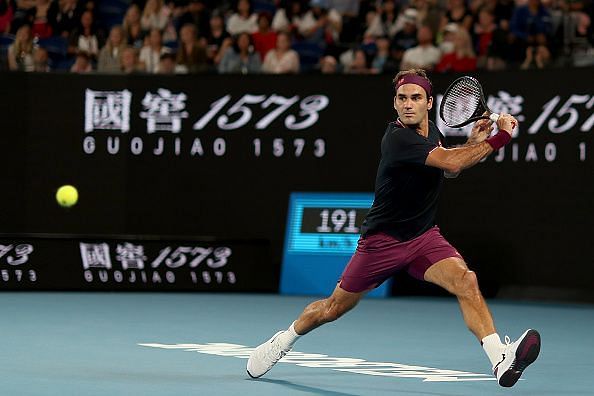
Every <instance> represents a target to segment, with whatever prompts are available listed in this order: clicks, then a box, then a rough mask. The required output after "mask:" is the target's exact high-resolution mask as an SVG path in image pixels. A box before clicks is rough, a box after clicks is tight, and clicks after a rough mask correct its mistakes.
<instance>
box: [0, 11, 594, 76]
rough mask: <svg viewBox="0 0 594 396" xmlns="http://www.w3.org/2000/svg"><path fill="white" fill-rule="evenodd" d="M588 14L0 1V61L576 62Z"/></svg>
mask: <svg viewBox="0 0 594 396" xmlns="http://www.w3.org/2000/svg"><path fill="white" fill-rule="evenodd" d="M114 10H116V11H115V12H114ZM118 10H119V12H118ZM593 18H594V0H398V1H394V0H383V1H371V0H286V1H284V0H252V1H250V0H238V1H224V0H223V1H209V0H173V1H171V0H0V50H1V51H0V58H1V59H0V61H1V63H2V68H5V69H9V70H15V71H37V72H45V71H50V70H64V71H71V72H74V73H88V72H100V73H161V74H184V73H209V72H210V73H243V74H248V73H274V74H278V73H307V72H319V73H348V74H377V73H394V72H395V71H397V70H400V69H405V68H411V67H421V68H425V69H428V70H433V71H435V72H448V71H452V72H472V71H475V70H477V69H479V70H480V69H484V70H501V69H506V68H507V69H517V68H521V69H531V68H545V67H566V66H582V65H593V64H594V49H593V46H594V26H593V25H594V24H593V23H592V22H593V21H592V19H593Z"/></svg>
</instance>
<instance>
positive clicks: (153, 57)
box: [139, 28, 170, 73]
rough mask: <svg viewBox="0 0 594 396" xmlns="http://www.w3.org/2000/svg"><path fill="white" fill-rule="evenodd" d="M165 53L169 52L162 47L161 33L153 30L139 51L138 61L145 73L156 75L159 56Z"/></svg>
mask: <svg viewBox="0 0 594 396" xmlns="http://www.w3.org/2000/svg"><path fill="white" fill-rule="evenodd" d="M167 52H170V50H169V48H167V47H164V46H163V41H162V36H161V31H160V30H159V29H155V28H153V29H151V32H150V33H149V35H148V42H147V43H146V45H145V46H144V47H142V49H141V50H140V56H139V61H140V63H141V64H142V65H143V67H144V70H145V71H146V72H147V73H156V72H157V68H158V67H159V61H160V59H161V55H163V54H165V53H167Z"/></svg>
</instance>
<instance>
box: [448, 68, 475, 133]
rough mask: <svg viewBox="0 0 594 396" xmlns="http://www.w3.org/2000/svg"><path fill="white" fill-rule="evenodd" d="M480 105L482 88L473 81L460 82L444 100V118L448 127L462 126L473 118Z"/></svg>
mask: <svg viewBox="0 0 594 396" xmlns="http://www.w3.org/2000/svg"><path fill="white" fill-rule="evenodd" d="M480 104H481V88H480V86H478V85H477V84H475V83H474V81H472V80H466V79H464V80H460V81H459V82H458V83H457V84H455V85H454V86H452V87H451V88H450V90H449V92H448V93H447V94H446V95H445V96H444V97H443V99H442V103H441V111H442V118H443V120H444V121H445V122H446V124H448V125H458V124H461V123H463V122H465V121H467V120H468V119H469V118H471V117H472V116H473V114H474V113H475V112H476V110H477V108H478V107H479V106H480Z"/></svg>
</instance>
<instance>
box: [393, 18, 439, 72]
mask: <svg viewBox="0 0 594 396" xmlns="http://www.w3.org/2000/svg"><path fill="white" fill-rule="evenodd" d="M417 40H418V42H419V44H418V45H417V46H416V47H413V48H410V49H407V50H406V51H404V55H403V56H402V63H401V64H400V70H407V69H415V68H416V69H425V70H433V68H434V67H435V65H436V64H437V63H438V62H439V60H440V59H441V51H440V50H439V49H438V48H437V47H436V46H434V45H433V32H432V31H431V28H430V27H428V26H422V27H421V28H420V29H419V32H418V33H417Z"/></svg>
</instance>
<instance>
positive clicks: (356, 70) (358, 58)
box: [345, 49, 372, 74]
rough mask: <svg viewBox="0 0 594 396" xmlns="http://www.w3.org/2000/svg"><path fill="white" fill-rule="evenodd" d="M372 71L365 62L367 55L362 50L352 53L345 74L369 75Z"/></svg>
mask: <svg viewBox="0 0 594 396" xmlns="http://www.w3.org/2000/svg"><path fill="white" fill-rule="evenodd" d="M371 72H372V71H371V69H370V68H369V65H368V62H367V54H365V51H363V50H362V49H356V50H355V51H354V52H353V61H352V62H351V64H350V65H349V66H348V67H347V68H346V69H345V73H347V74H370V73H371Z"/></svg>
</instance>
